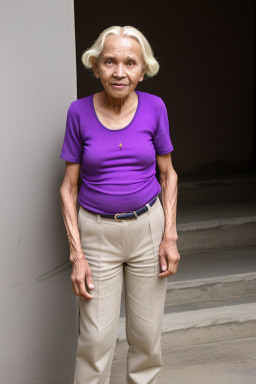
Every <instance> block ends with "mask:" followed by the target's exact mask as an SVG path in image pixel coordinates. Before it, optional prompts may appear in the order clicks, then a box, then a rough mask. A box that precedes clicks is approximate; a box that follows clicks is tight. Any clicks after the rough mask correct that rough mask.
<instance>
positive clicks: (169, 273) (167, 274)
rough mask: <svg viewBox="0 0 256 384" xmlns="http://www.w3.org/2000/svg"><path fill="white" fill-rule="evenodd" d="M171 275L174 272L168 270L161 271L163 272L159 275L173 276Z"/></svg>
mask: <svg viewBox="0 0 256 384" xmlns="http://www.w3.org/2000/svg"><path fill="white" fill-rule="evenodd" d="M171 275H173V273H172V272H170V271H166V272H161V273H159V275H158V276H159V277H168V276H171Z"/></svg>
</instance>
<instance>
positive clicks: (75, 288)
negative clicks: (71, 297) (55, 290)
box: [70, 275, 79, 296]
mask: <svg viewBox="0 0 256 384" xmlns="http://www.w3.org/2000/svg"><path fill="white" fill-rule="evenodd" d="M70 279H71V282H72V289H73V293H74V294H75V295H77V296H79V289H78V286H77V284H76V281H75V278H74V277H73V275H71V277H70Z"/></svg>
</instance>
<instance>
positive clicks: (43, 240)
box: [0, 0, 76, 384]
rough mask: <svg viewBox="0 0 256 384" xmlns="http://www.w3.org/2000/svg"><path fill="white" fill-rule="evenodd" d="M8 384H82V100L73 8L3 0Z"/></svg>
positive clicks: (67, 0) (62, 0)
mask: <svg viewBox="0 0 256 384" xmlns="http://www.w3.org/2000/svg"><path fill="white" fill-rule="evenodd" d="M0 8H1V10H0V39H1V61H0V66H1V76H2V78H1V103H0V108H1V111H0V116H1V140H0V143H1V144H0V146H1V148H0V156H1V240H0V241H1V259H0V260H1V261H0V263H1V265H0V274H1V276H0V297H1V305H0V308H1V315H0V329H1V331H0V332H1V334H0V340H1V341H0V345H1V347H0V372H1V378H0V382H1V383H2V384H46V383H47V384H57V383H63V384H64V383H65V384H67V383H72V375H73V368H74V358H75V343H76V314H75V309H76V306H75V297H74V295H73V292H72V288H71V283H70V280H69V276H70V269H69V262H67V260H68V246H67V240H66V236H65V229H64V225H63V223H62V218H61V210H60V199H59V187H60V184H61V180H62V177H63V172H64V162H63V161H61V160H59V154H60V150H61V145H62V140H63V135H64V129H65V119H66V111H67V108H68V105H69V103H70V102H71V101H72V100H74V99H76V72H75V39H74V17H73V1H71V0H37V1H32V0H11V1H9V0H1V2H0Z"/></svg>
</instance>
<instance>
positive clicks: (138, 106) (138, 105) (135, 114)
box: [91, 89, 140, 132]
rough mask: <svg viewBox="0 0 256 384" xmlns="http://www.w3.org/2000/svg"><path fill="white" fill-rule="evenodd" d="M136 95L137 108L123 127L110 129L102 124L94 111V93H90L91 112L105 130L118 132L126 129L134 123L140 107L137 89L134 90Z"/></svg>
mask: <svg viewBox="0 0 256 384" xmlns="http://www.w3.org/2000/svg"><path fill="white" fill-rule="evenodd" d="M134 91H135V93H136V95H137V97H138V104H137V108H136V111H135V113H134V115H133V118H132V120H131V121H130V122H129V123H128V124H127V125H126V126H125V127H123V128H119V129H111V128H107V127H105V125H104V124H102V122H101V121H100V119H99V118H98V115H97V113H96V110H95V108H94V103H93V96H94V93H93V94H92V95H91V106H92V110H93V113H94V116H95V118H96V120H97V121H98V123H99V124H100V125H101V126H102V127H103V128H105V129H106V130H107V131H111V132H120V131H123V130H124V129H127V128H128V127H129V126H130V125H131V124H132V123H134V121H135V119H136V117H137V115H138V112H139V109H140V94H139V91H137V90H136V89H135V90H134Z"/></svg>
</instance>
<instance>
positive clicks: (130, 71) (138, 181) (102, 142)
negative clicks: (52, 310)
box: [60, 26, 180, 384]
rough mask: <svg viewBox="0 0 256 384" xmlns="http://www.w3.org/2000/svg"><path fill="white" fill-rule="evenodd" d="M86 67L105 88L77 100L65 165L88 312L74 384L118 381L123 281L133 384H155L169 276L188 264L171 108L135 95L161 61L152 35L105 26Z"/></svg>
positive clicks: (69, 218)
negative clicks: (183, 260)
mask: <svg viewBox="0 0 256 384" xmlns="http://www.w3.org/2000/svg"><path fill="white" fill-rule="evenodd" d="M82 62H83V64H84V65H85V67H87V68H92V69H93V71H94V74H95V77H96V78H98V79H100V81H101V83H102V85H103V88H104V89H103V91H101V92H99V93H95V94H92V95H90V96H87V97H83V98H81V99H79V100H76V101H73V102H72V103H71V104H70V107H69V109H68V113H67V124H66V132H65V137H64V143H63V147H62V152H61V156H60V157H61V159H64V160H66V170H65V175H64V180H63V183H62V185H61V188H60V194H61V201H62V213H63V218H64V223H65V227H66V230H67V236H68V240H69V243H70V261H71V264H72V275H71V281H72V286H73V291H74V293H75V294H76V295H77V296H78V304H79V312H80V334H79V338H78V344H77V353H76V367H75V381H74V382H75V384H96V383H97V384H100V383H104V384H107V383H109V382H110V372H111V365H112V358H113V353H114V349H115V342H116V336H117V327H118V320H119V315H120V302H121V291H122V284H123V281H124V287H125V304H126V335H127V341H128V344H129V351H128V358H127V360H128V361H127V383H130V384H135V383H136V384H149V383H150V384H153V383H156V382H157V376H158V373H159V371H160V369H161V366H162V360H161V344H160V341H161V324H162V317H163V313H164V303H165V293H166V280H167V279H166V278H167V277H168V276H170V275H172V274H174V273H176V271H177V267H178V262H179V259H180V256H179V253H178V250H177V246H176V241H177V232H176V206H177V174H176V172H175V171H174V169H173V166H172V160H171V151H172V150H173V146H172V143H171V139H170V134H169V124H168V116H167V111H166V107H165V104H164V102H163V100H162V99H161V98H160V97H158V96H155V95H152V94H149V93H146V92H141V91H137V90H136V87H137V84H138V82H141V81H143V78H144V75H147V76H149V77H152V76H154V75H156V74H157V72H158V70H159V64H158V63H157V61H156V59H155V58H154V56H153V52H152V49H151V47H150V45H149V43H148V41H147V39H146V38H145V37H144V35H143V34H142V33H141V32H140V31H139V30H137V29H136V28H133V27H130V26H126V27H118V26H114V27H110V28H108V29H106V30H104V31H103V32H102V33H101V34H100V36H99V37H98V39H97V40H96V41H95V43H94V44H93V45H92V47H91V48H90V49H88V50H87V51H85V52H84V53H83V56H82ZM156 162H157V164H158V167H159V171H160V184H161V185H160V184H159V182H158V180H157V178H156ZM79 174H80V175H81V180H82V185H81V188H80V190H79V193H78V179H79ZM161 190H162V204H163V206H162V204H161V201H160V199H159V193H160V192H161ZM77 197H78V201H79V210H78V212H77V204H76V203H77ZM77 213H78V215H77Z"/></svg>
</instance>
